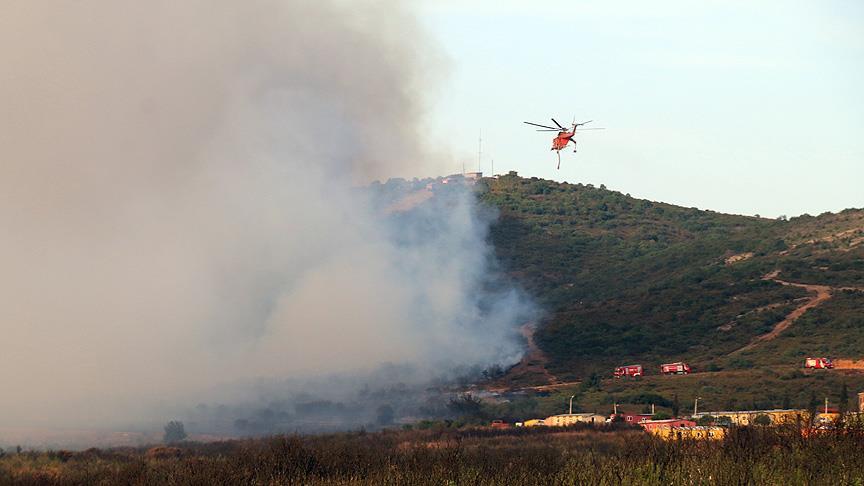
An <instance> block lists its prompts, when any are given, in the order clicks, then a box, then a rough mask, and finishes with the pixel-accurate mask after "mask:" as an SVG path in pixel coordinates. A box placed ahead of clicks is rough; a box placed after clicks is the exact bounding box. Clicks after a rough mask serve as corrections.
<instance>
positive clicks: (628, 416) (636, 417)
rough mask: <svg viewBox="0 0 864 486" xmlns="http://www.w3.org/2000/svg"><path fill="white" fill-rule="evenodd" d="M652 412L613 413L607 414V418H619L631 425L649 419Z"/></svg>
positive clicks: (614, 419) (613, 420) (613, 419)
mask: <svg viewBox="0 0 864 486" xmlns="http://www.w3.org/2000/svg"><path fill="white" fill-rule="evenodd" d="M653 416H654V415H653V414H650V413H613V414H612V415H610V416H609V420H611V421H612V422H615V421H616V420H621V421H623V422H626V423H628V424H631V425H637V424H641V423H642V422H645V421H648V420H651V417H653Z"/></svg>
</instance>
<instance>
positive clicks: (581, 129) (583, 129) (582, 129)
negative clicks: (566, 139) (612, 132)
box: [579, 128, 606, 132]
mask: <svg viewBox="0 0 864 486" xmlns="http://www.w3.org/2000/svg"><path fill="white" fill-rule="evenodd" d="M585 130H606V128H580V129H579V131H580V132H581V131H585Z"/></svg>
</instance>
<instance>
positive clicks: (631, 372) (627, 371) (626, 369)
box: [613, 365, 642, 378]
mask: <svg viewBox="0 0 864 486" xmlns="http://www.w3.org/2000/svg"><path fill="white" fill-rule="evenodd" d="M613 374H614V375H615V378H621V377H622V376H642V365H627V366H619V367H617V368H615V373H613Z"/></svg>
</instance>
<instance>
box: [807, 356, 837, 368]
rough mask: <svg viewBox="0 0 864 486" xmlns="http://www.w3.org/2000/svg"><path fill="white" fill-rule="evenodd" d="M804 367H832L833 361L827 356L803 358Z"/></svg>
mask: <svg viewBox="0 0 864 486" xmlns="http://www.w3.org/2000/svg"><path fill="white" fill-rule="evenodd" d="M804 367H805V368H809V369H813V370H830V369H834V363H833V362H832V361H831V360H830V359H829V358H804Z"/></svg>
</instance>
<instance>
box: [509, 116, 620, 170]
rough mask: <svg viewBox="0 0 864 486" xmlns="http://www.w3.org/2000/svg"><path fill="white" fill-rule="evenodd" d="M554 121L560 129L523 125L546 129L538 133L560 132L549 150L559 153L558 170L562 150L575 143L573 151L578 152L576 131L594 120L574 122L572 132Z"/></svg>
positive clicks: (536, 124)
mask: <svg viewBox="0 0 864 486" xmlns="http://www.w3.org/2000/svg"><path fill="white" fill-rule="evenodd" d="M552 121H553V122H554V123H555V124H556V125H558V128H555V127H549V126H546V125H540V124H538V123H531V122H523V123H526V124H528V125H534V126H535V127H541V128H543V129H544V130H537V131H538V132H558V136H557V137H555V138H554V139H553V140H552V148H551V149H549V150H555V151H557V152H558V168H559V169H560V168H561V149H563V148H565V147H567V144H568V143H570V142H573V151H574V152H576V140H574V139H573V136H574V135H576V129H577V128H578V127H581V126H582V125H587V124H589V123H591V122H592V121H594V120H588V121H586V122H582V123H576V121H575V120H574V121H573V128H571V129H570V130H567V129H566V128H564V127H562V126H561V124H560V123H558V122H557V121H555V119H554V118H552ZM582 130H604V128H583V129H582Z"/></svg>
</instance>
